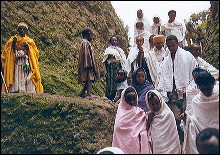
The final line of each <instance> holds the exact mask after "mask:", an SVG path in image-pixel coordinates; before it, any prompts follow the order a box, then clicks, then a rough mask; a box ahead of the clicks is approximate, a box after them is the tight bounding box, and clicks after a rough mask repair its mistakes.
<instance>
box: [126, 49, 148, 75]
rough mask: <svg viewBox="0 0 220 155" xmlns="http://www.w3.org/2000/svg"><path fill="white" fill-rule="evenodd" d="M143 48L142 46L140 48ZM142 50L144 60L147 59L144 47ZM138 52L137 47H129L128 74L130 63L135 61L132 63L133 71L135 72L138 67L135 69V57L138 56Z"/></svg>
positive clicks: (146, 51)
mask: <svg viewBox="0 0 220 155" xmlns="http://www.w3.org/2000/svg"><path fill="white" fill-rule="evenodd" d="M142 47H143V46H142ZM143 50H144V57H145V58H146V57H147V53H148V52H149V51H148V50H147V49H146V48H145V47H143ZM138 52H139V49H138V48H137V46H133V47H131V49H130V52H129V55H128V58H127V64H128V65H127V68H128V73H129V72H130V71H131V63H132V62H134V61H135V63H133V65H134V70H136V69H137V68H138V67H137V64H136V58H137V55H138Z"/></svg>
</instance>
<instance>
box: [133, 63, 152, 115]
mask: <svg viewBox="0 0 220 155" xmlns="http://www.w3.org/2000/svg"><path fill="white" fill-rule="evenodd" d="M132 87H134V88H135V90H136V91H137V94H138V107H140V108H142V109H143V110H144V111H145V112H148V111H149V109H148V107H147V106H146V100H145V95H146V93H147V92H148V91H149V90H154V86H153V84H152V83H150V82H149V81H148V80H147V79H146V72H145V70H144V68H143V67H139V68H138V69H136V70H135V71H134V72H133V74H132Z"/></svg>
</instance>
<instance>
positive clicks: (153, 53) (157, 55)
mask: <svg viewBox="0 0 220 155" xmlns="http://www.w3.org/2000/svg"><path fill="white" fill-rule="evenodd" d="M167 55H168V52H167V51H166V50H165V49H164V48H162V49H161V50H158V49H157V48H156V47H154V48H153V49H152V50H150V51H149V52H148V53H147V57H146V61H147V64H148V68H149V71H150V76H151V79H152V81H153V84H154V86H155V87H157V85H158V82H159V76H160V71H161V70H160V65H161V63H162V61H163V60H164V59H165V57H166V56H167Z"/></svg>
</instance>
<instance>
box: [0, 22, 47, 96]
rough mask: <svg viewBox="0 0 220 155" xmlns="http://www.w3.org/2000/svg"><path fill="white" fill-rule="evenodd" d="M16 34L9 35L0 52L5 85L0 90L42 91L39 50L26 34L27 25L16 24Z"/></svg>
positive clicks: (17, 91) (22, 23)
mask: <svg viewBox="0 0 220 155" xmlns="http://www.w3.org/2000/svg"><path fill="white" fill-rule="evenodd" d="M17 30H18V34H16V35H15V36H13V37H11V38H10V39H9V40H8V42H7V43H6V45H5V46H4V49H3V51H2V54H1V63H2V68H3V71H4V80H5V84H6V87H7V88H5V85H4V84H2V92H6V90H8V91H9V92H16V93H36V92H41V93H43V86H42V84H41V76H40V69H39V63H38V58H39V51H38V49H37V46H36V44H35V42H34V40H33V39H31V38H30V37H28V36H27V32H28V26H27V24H26V23H24V22H21V23H19V24H18V29H17Z"/></svg>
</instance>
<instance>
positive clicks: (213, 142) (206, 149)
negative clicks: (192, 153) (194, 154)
mask: <svg viewBox="0 0 220 155" xmlns="http://www.w3.org/2000/svg"><path fill="white" fill-rule="evenodd" d="M196 148H197V150H198V152H199V154H219V130H218V129H216V128H206V129H204V130H202V131H200V133H199V134H198V135H197V136H196Z"/></svg>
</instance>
